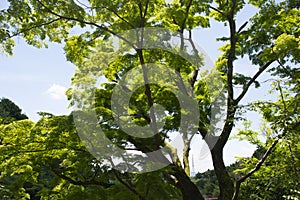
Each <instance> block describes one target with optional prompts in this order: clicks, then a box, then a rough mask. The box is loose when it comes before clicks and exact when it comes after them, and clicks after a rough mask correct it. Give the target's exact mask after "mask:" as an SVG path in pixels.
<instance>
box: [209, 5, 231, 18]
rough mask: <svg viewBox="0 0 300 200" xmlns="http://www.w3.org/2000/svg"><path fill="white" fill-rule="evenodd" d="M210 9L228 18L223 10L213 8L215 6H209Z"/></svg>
mask: <svg viewBox="0 0 300 200" xmlns="http://www.w3.org/2000/svg"><path fill="white" fill-rule="evenodd" d="M209 8H210V9H212V10H214V11H216V12H218V13H220V14H221V15H223V16H224V17H227V16H226V15H225V14H224V13H223V12H222V11H221V10H219V9H217V8H215V7H213V6H209Z"/></svg>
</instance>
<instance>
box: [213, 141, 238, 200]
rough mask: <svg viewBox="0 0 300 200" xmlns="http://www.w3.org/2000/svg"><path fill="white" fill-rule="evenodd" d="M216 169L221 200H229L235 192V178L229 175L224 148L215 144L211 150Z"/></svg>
mask: <svg viewBox="0 0 300 200" xmlns="http://www.w3.org/2000/svg"><path fill="white" fill-rule="evenodd" d="M211 155H212V160H213V165H214V170H215V173H216V176H217V179H218V182H219V189H220V196H219V200H229V199H231V198H232V197H233V194H234V184H233V180H232V179H231V177H230V176H229V174H228V172H227V170H226V167H225V164H224V160H223V148H221V147H219V146H217V145H216V146H215V147H214V148H213V149H212V150H211Z"/></svg>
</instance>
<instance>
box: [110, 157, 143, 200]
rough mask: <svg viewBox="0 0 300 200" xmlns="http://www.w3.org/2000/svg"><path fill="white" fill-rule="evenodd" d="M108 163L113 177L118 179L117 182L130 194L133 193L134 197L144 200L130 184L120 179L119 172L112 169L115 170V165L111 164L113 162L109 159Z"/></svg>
mask: <svg viewBox="0 0 300 200" xmlns="http://www.w3.org/2000/svg"><path fill="white" fill-rule="evenodd" d="M109 162H110V163H111V165H112V167H113V169H112V171H113V173H114V175H115V177H116V178H117V179H118V181H120V183H122V184H123V185H124V186H125V187H126V188H127V189H129V190H130V191H131V192H132V193H134V194H135V195H137V196H138V197H139V199H140V200H145V198H144V197H143V196H142V195H141V194H139V193H138V192H137V190H136V189H135V188H134V187H133V186H132V184H129V183H126V182H125V181H124V180H123V179H122V177H121V176H120V175H119V172H118V171H117V170H115V169H114V168H115V164H114V163H113V161H112V160H111V159H109Z"/></svg>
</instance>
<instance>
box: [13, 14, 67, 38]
mask: <svg viewBox="0 0 300 200" xmlns="http://www.w3.org/2000/svg"><path fill="white" fill-rule="evenodd" d="M61 19H62V18H60V17H59V18H56V19H53V20H51V21H49V22H44V23H41V24H38V25H34V26H31V27H29V28H26V29H20V31H18V32H16V33H14V34H12V35H9V38H13V37H15V36H18V35H20V34H22V33H24V32H27V31H30V30H32V29H35V28H38V27H41V26H46V25H49V24H52V23H53V22H56V21H59V20H61Z"/></svg>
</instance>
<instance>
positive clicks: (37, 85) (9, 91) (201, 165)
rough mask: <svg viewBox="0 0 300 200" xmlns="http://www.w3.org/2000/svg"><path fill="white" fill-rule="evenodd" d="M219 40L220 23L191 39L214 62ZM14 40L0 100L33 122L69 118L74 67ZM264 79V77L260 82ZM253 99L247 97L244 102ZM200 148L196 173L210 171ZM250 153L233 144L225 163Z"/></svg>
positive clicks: (1, 65)
mask: <svg viewBox="0 0 300 200" xmlns="http://www.w3.org/2000/svg"><path fill="white" fill-rule="evenodd" d="M254 11H255V10H254V9H253V8H252V7H250V6H249V7H247V8H246V9H245V10H244V11H243V12H241V13H240V14H239V16H240V17H241V19H242V20H239V21H238V26H240V25H241V24H243V23H244V21H245V20H246V19H248V18H249V17H250V16H252V14H253V13H254ZM219 36H228V26H227V27H224V26H223V24H222V23H216V22H214V23H212V26H211V28H210V29H204V30H202V29H197V30H196V31H195V32H194V38H193V39H194V40H195V41H196V42H197V43H198V45H199V46H200V47H201V48H202V49H204V51H206V53H207V54H208V55H209V56H210V58H211V59H212V60H213V61H215V60H216V58H217V56H218V55H219V54H220V52H219V51H218V48H219V47H220V45H221V43H219V42H216V40H215V39H216V37H219ZM15 39H16V47H15V49H14V55H13V56H12V57H6V56H4V55H0V72H1V73H0V97H6V98H9V99H11V100H12V101H13V102H15V103H16V104H17V105H18V106H20V108H22V109H23V112H24V113H25V114H26V115H27V116H28V117H29V118H30V119H32V120H34V121H37V120H38V119H39V116H38V115H37V112H40V111H43V112H50V113H53V114H55V115H61V114H68V113H69V112H70V110H68V109H67V107H68V101H67V99H66V97H65V95H64V92H65V90H66V89H67V88H68V87H70V82H71V77H72V76H73V74H74V69H75V66H73V65H72V64H71V63H69V62H67V61H66V59H65V55H64V51H63V50H62V45H59V44H50V45H49V48H48V49H36V48H34V47H32V46H29V45H27V44H26V42H24V41H23V40H22V39H20V38H15ZM237 64H238V69H239V72H240V73H247V74H249V73H250V74H253V72H255V71H256V68H253V67H251V66H249V63H248V62H247V61H243V62H238V63H237ZM263 79H264V77H262V79H261V80H263ZM251 91H253V90H251ZM251 91H250V92H251ZM255 94H256V95H258V96H264V95H265V96H266V88H262V89H260V90H258V91H256V93H255ZM256 97H257V96H255V95H251V96H249V95H248V96H247V99H246V100H247V101H249V100H252V99H255V98H256ZM248 117H249V119H250V117H254V118H256V119H255V120H253V121H254V122H255V123H256V124H257V123H258V122H259V117H257V115H254V114H253V113H251V114H249V115H248ZM199 143H201V142H200V140H195V141H194V144H197V146H199ZM201 148H202V147H201ZM201 148H192V149H193V150H192V154H193V155H194V156H193V157H194V163H195V171H199V170H201V171H203V170H206V169H207V168H212V164H211V159H210V156H208V155H207V156H203V155H202V156H201V155H199V150H201ZM253 149H254V148H253V147H252V146H251V145H249V144H248V143H246V142H237V141H236V140H232V141H230V142H229V143H228V144H227V145H226V147H225V151H224V155H225V161H226V163H227V164H229V163H232V162H233V161H234V156H250V155H251V154H252V152H253Z"/></svg>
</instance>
